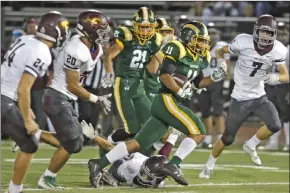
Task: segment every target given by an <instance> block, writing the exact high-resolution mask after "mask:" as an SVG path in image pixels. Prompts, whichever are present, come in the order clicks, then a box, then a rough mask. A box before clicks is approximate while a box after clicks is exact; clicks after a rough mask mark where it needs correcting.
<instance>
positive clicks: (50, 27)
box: [36, 11, 69, 47]
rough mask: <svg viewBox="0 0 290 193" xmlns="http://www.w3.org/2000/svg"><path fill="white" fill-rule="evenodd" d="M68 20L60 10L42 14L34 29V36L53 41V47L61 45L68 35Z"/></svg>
mask: <svg viewBox="0 0 290 193" xmlns="http://www.w3.org/2000/svg"><path fill="white" fill-rule="evenodd" d="M68 28H69V21H68V20H67V18H66V17H64V16H63V15H62V14H61V13H60V12H57V11H51V12H48V13H46V14H44V15H43V16H42V17H41V19H40V21H39V25H38V28H37V31H36V36H38V37H40V38H43V39H45V40H48V41H51V42H54V47H61V46H62V45H63V43H64V42H65V40H66V38H67V36H68Z"/></svg>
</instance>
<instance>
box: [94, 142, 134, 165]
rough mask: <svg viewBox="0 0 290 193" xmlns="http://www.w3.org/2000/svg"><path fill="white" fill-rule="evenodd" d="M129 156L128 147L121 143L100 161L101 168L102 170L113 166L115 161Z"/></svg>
mask: <svg viewBox="0 0 290 193" xmlns="http://www.w3.org/2000/svg"><path fill="white" fill-rule="evenodd" d="M127 155H129V152H128V150H127V146H126V144H125V142H121V143H119V144H118V145H117V146H116V147H114V148H113V149H112V150H111V151H110V152H109V153H107V154H106V155H105V156H103V157H102V158H101V159H100V162H99V166H100V167H101V169H103V168H105V167H106V166H107V165H109V164H110V163H111V164H112V163H114V162H115V161H117V160H119V159H122V158H124V157H126V156H127Z"/></svg>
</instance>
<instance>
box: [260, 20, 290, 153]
mask: <svg viewBox="0 0 290 193" xmlns="http://www.w3.org/2000/svg"><path fill="white" fill-rule="evenodd" d="M278 24H279V23H278ZM277 40H279V41H281V43H283V44H284V45H285V46H287V49H288V54H287V59H286V65H287V68H288V71H289V29H287V27H286V26H285V25H283V26H281V27H279V28H278V33H277ZM271 73H278V71H277V66H276V65H273V68H272V69H271ZM265 90H266V94H267V97H268V99H269V100H270V101H271V102H272V103H273V104H274V105H275V107H276V108H277V110H278V113H279V117H280V119H281V121H282V123H283V129H284V135H285V145H284V147H283V151H289V116H290V115H289V99H288V97H289V96H287V95H289V82H287V83H281V82H277V83H270V84H266V85H265ZM280 134H281V130H280V131H279V132H277V133H275V134H274V135H272V136H271V137H270V139H269V142H268V143H267V144H266V145H265V146H259V147H258V149H259V150H278V147H279V136H280Z"/></svg>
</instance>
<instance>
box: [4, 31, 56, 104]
mask: <svg viewBox="0 0 290 193" xmlns="http://www.w3.org/2000/svg"><path fill="white" fill-rule="evenodd" d="M51 60H52V56H51V53H50V49H49V47H48V46H47V45H46V44H44V43H43V42H41V41H40V40H38V39H37V38H36V36H34V35H24V36H21V37H19V38H17V39H16V40H15V42H14V43H13V44H12V45H11V46H10V48H9V50H8V51H7V53H6V55H5V57H4V61H3V63H2V65H1V95H5V96H7V97H9V98H11V99H13V100H15V101H17V99H18V94H17V88H18V84H19V82H20V80H21V77H22V74H23V72H27V73H30V74H31V75H33V76H34V77H42V76H44V75H45V73H46V71H47V69H48V66H49V65H50V64H51Z"/></svg>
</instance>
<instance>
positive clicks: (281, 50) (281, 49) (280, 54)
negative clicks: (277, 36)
mask: <svg viewBox="0 0 290 193" xmlns="http://www.w3.org/2000/svg"><path fill="white" fill-rule="evenodd" d="M273 49H274V53H275V54H274V57H275V60H277V61H279V60H285V59H286V57H287V53H288V49H287V48H286V47H285V46H284V45H283V44H282V43H281V42H280V41H278V40H275V43H274V47H273Z"/></svg>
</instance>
